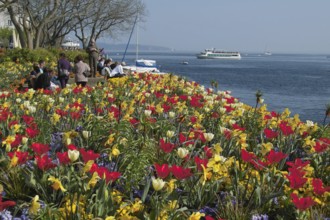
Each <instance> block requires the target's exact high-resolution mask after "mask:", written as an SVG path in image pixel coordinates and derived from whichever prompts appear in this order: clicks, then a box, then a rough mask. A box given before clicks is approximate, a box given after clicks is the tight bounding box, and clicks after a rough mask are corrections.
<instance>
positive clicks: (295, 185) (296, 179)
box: [286, 168, 307, 189]
mask: <svg viewBox="0 0 330 220" xmlns="http://www.w3.org/2000/svg"><path fill="white" fill-rule="evenodd" d="M289 172H290V174H288V175H286V177H287V178H288V180H289V181H290V187H291V188H292V189H299V188H301V187H303V186H304V185H305V183H306V182H307V178H304V175H305V172H303V171H301V170H298V169H295V168H289Z"/></svg>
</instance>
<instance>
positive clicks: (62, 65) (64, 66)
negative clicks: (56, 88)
mask: <svg viewBox="0 0 330 220" xmlns="http://www.w3.org/2000/svg"><path fill="white" fill-rule="evenodd" d="M61 72H63V73H64V75H61ZM70 72H71V64H70V62H69V61H68V60H67V59H66V55H65V53H60V59H59V60H58V63H57V73H58V80H59V81H60V83H61V88H62V89H63V88H65V87H66V84H67V83H68V80H69V74H70Z"/></svg>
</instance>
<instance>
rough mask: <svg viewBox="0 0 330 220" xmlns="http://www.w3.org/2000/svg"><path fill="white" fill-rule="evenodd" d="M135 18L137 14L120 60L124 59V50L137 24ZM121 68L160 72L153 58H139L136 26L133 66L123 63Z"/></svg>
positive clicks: (132, 70)
mask: <svg viewBox="0 0 330 220" xmlns="http://www.w3.org/2000/svg"><path fill="white" fill-rule="evenodd" d="M137 20H138V15H137V16H136V18H135V22H134V25H133V29H132V31H131V35H130V37H129V40H128V43H127V45H126V50H125V53H124V56H123V59H122V62H123V61H124V59H125V55H126V52H127V48H128V45H129V42H130V40H131V37H132V33H133V31H134V28H135V26H136V25H137ZM123 69H124V70H126V71H130V72H135V73H157V74H159V73H160V71H159V69H158V68H157V63H156V61H155V60H145V59H139V38H138V28H136V58H135V65H133V66H126V65H124V66H123Z"/></svg>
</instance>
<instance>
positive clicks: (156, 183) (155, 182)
mask: <svg viewBox="0 0 330 220" xmlns="http://www.w3.org/2000/svg"><path fill="white" fill-rule="evenodd" d="M151 181H152V187H153V188H154V190H156V191H159V190H161V189H163V187H164V186H165V184H166V182H165V181H164V180H162V179H160V178H157V179H156V178H155V177H151Z"/></svg>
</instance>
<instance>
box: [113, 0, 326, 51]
mask: <svg viewBox="0 0 330 220" xmlns="http://www.w3.org/2000/svg"><path fill="white" fill-rule="evenodd" d="M144 3H145V5H146V8H147V16H146V17H145V18H144V20H145V22H143V23H139V28H138V29H139V31H138V35H139V37H138V39H139V44H141V45H155V46H164V47H169V48H172V49H173V50H176V51H197V52H198V51H202V50H204V49H206V48H212V47H213V48H217V49H224V50H228V51H240V52H264V51H265V50H267V51H271V52H272V53H316V54H330V13H329V10H330V0H144ZM121 39H122V42H120V40H116V41H114V43H127V41H128V36H125V35H123V37H122V38H121ZM132 42H134V39H133V38H132Z"/></svg>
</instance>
